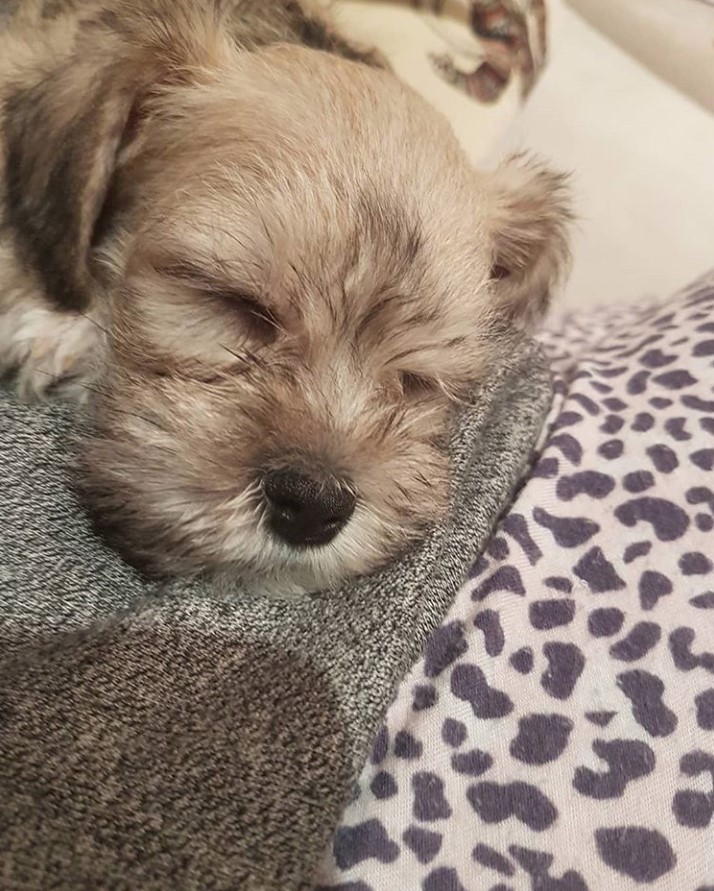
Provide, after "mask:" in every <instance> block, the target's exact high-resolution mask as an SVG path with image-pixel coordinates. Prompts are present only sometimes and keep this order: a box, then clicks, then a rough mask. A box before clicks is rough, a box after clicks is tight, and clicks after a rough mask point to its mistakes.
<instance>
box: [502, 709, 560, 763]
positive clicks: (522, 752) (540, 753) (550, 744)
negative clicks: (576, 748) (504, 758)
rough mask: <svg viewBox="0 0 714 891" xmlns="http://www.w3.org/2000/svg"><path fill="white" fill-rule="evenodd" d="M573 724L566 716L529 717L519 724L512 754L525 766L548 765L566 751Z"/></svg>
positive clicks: (511, 750) (513, 741)
mask: <svg viewBox="0 0 714 891" xmlns="http://www.w3.org/2000/svg"><path fill="white" fill-rule="evenodd" d="M572 729H573V722H572V721H571V720H570V719H569V718H566V717H565V716H564V715H558V714H550V715H542V714H535V715H527V716H526V717H525V718H521V719H520V721H519V722H518V735H517V736H516V737H515V739H513V740H512V742H511V746H510V753H511V755H512V756H513V757H514V758H517V759H518V760H519V761H522V762H523V763H524V764H547V763H548V762H549V761H556V760H557V759H558V758H559V757H560V756H561V755H562V754H563V752H564V751H565V747H566V746H567V745H568V738H569V736H570V732H571V730H572Z"/></svg>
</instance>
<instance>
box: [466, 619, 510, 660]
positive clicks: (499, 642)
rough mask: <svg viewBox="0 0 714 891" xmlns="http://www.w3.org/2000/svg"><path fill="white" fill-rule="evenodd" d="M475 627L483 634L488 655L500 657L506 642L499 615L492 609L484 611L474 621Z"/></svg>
mask: <svg viewBox="0 0 714 891" xmlns="http://www.w3.org/2000/svg"><path fill="white" fill-rule="evenodd" d="M474 625H475V626H476V628H478V629H479V630H480V631H482V632H483V643H484V647H485V649H486V652H487V653H488V655H489V656H498V655H499V654H500V653H501V651H502V650H503V646H504V644H505V641H506V639H505V637H504V634H503V628H502V627H501V620H500V619H499V617H498V613H497V612H496V611H495V610H492V609H485V610H482V611H481V612H480V613H479V614H478V615H477V616H476V618H475V619H474Z"/></svg>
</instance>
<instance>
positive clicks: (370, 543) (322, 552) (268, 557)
mask: <svg viewBox="0 0 714 891" xmlns="http://www.w3.org/2000/svg"><path fill="white" fill-rule="evenodd" d="M354 525H355V528H354V529H350V527H349V526H348V527H347V528H346V529H345V530H343V531H342V532H340V533H339V534H338V535H337V537H336V538H335V539H334V541H332V542H329V543H327V544H324V545H319V546H316V547H293V546H291V545H288V544H286V543H284V542H282V541H280V540H279V539H277V538H275V537H274V536H273V535H272V534H271V533H269V532H265V531H264V530H263V529H262V528H261V529H257V530H256V532H255V534H254V535H252V536H247V537H244V539H243V541H242V542H241V553H240V554H237V555H236V558H235V559H234V560H232V561H228V562H226V563H224V564H223V565H221V566H220V567H218V568H217V569H215V570H213V571H212V572H211V576H212V578H213V580H214V582H215V584H216V586H217V589H218V590H219V591H221V592H223V593H230V592H231V591H232V592H235V591H236V590H238V589H241V590H243V591H245V592H247V593H249V594H252V595H262V596H267V597H273V598H276V597H277V598H296V597H303V596H307V595H315V594H329V593H330V592H334V591H335V590H336V589H337V588H339V587H340V586H341V585H342V584H343V583H345V582H348V581H349V580H350V579H353V578H355V577H358V576H363V575H367V574H369V573H371V572H373V571H375V570H377V569H378V568H379V567H380V566H382V565H384V564H385V563H387V562H388V561H389V560H390V559H393V558H396V557H397V556H398V554H399V553H400V550H401V549H400V548H399V547H398V546H397V545H396V544H394V543H393V544H392V546H391V547H385V545H384V541H383V542H382V546H381V547H379V548H377V545H376V541H377V539H378V538H379V536H378V535H377V534H376V530H375V533H373V534H371V535H370V534H369V532H368V531H367V530H366V529H365V524H360V523H359V522H356V523H355V524H354Z"/></svg>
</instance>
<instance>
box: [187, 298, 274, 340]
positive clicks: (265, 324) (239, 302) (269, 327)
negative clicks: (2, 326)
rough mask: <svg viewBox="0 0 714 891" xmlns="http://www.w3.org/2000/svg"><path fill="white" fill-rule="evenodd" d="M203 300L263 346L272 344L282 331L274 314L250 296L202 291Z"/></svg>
mask: <svg viewBox="0 0 714 891" xmlns="http://www.w3.org/2000/svg"><path fill="white" fill-rule="evenodd" d="M201 296H202V298H203V299H206V300H208V301H209V302H212V303H214V304H215V305H216V306H217V307H218V308H220V309H221V310H222V311H224V312H226V313H227V314H231V315H232V316H233V317H234V318H235V319H237V320H238V321H239V322H240V324H241V327H242V328H243V330H244V331H245V333H246V334H247V335H248V336H249V337H251V338H252V339H254V340H258V341H260V342H261V343H263V344H266V345H267V344H270V343H273V342H274V341H275V340H276V338H277V337H278V335H279V333H280V332H281V330H282V326H281V325H280V322H279V321H278V319H277V318H276V316H275V314H274V313H273V312H272V311H271V310H270V309H268V308H267V307H266V306H263V305H262V304H261V303H259V302H258V300H257V299H256V298H255V297H253V295H251V294H244V293H242V292H237V291H204V292H202V293H201Z"/></svg>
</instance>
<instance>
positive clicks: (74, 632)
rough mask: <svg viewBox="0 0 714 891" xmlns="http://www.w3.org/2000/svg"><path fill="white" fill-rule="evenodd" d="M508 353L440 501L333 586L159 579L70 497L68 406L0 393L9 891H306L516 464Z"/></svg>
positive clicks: (536, 407) (521, 420) (529, 421)
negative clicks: (290, 595)
mask: <svg viewBox="0 0 714 891" xmlns="http://www.w3.org/2000/svg"><path fill="white" fill-rule="evenodd" d="M550 399H551V391H550V381H549V373H548V371H547V368H546V366H545V364H544V361H543V359H542V358H541V355H540V353H539V352H538V350H537V349H536V348H534V347H532V346H530V345H524V346H523V348H522V349H521V350H518V351H516V354H515V355H513V356H511V357H509V358H508V360H504V364H503V366H502V367H501V368H500V369H499V370H498V371H497V373H494V375H493V376H492V377H491V379H490V380H488V381H487V382H486V383H485V385H483V386H482V387H481V389H480V390H479V391H478V393H476V394H475V396H474V400H473V404H472V405H471V406H470V407H468V408H467V409H464V410H463V411H462V413H461V415H460V417H459V418H458V419H457V423H456V424H455V428H454V432H453V437H452V450H453V459H454V468H455V472H454V478H453V487H452V512H451V517H450V520H449V521H448V523H447V524H445V525H443V526H442V527H440V528H437V529H434V530H433V531H432V532H431V533H430V535H429V536H428V538H427V539H426V540H425V541H424V542H423V544H421V545H420V546H419V547H418V548H416V549H414V550H413V551H412V552H411V553H409V554H408V555H406V556H405V557H404V558H402V559H401V560H400V561H399V562H397V563H396V564H394V565H392V566H390V567H388V568H387V569H385V570H383V571H381V572H380V573H378V574H376V575H374V576H372V577H369V578H363V579H360V580H358V581H356V582H353V583H351V584H349V585H346V586H345V587H344V588H343V589H342V590H340V591H338V592H336V593H330V594H329V595H322V596H315V597H312V598H305V599H300V600H293V601H287V600H278V599H272V600H271V599H263V598H260V597H254V596H252V597H249V596H247V595H243V594H242V593H241V592H240V591H238V590H234V591H228V590H219V589H218V588H217V587H216V586H211V585H210V584H208V583H205V582H204V583H200V582H192V583H190V584H189V583H174V584H172V585H167V586H163V587H162V586H156V585H154V584H149V583H147V582H145V581H143V580H142V579H141V578H139V576H137V575H136V574H135V573H134V571H133V570H132V569H131V568H130V567H128V566H126V565H124V564H123V563H122V561H121V560H120V559H119V558H118V557H117V556H115V555H114V554H113V553H112V552H111V551H109V550H108V549H107V548H106V547H105V546H104V545H103V544H102V542H101V541H99V540H98V539H97V538H95V537H94V535H93V534H92V532H91V531H90V528H89V525H88V523H87V521H86V519H85V517H84V515H83V512H82V510H81V508H80V506H79V504H78V503H77V501H76V500H75V497H74V495H73V493H72V488H71V482H70V474H69V472H68V457H69V456H70V455H71V444H70V443H71V433H72V426H73V424H72V416H71V414H70V412H69V411H68V410H67V409H66V408H63V407H61V406H45V407H27V406H23V405H20V404H17V403H16V402H14V401H13V400H12V398H11V397H10V396H9V395H7V394H2V393H0V480H1V489H0V518H1V519H0V522H1V528H2V537H1V538H0V886H1V887H2V888H3V891H21V889H22V891H41V889H50V888H52V889H54V891H65V889H66V891H82V889H87V891H89V889H92V891H110V889H111V891H123V889H126V891H199V889H200V891H223V889H225V891H228V889H231V891H234V889H240V891H252V889H256V891H257V889H260V891H269V889H270V891H292V889H309V888H312V887H313V885H314V882H315V874H316V870H317V868H318V866H319V863H320V860H321V857H322V855H323V853H324V850H325V848H326V846H327V843H328V841H329V839H330V836H331V834H332V832H333V831H334V829H335V827H336V824H337V821H338V819H339V817H340V814H341V812H342V810H343V808H344V807H345V805H346V803H347V802H348V800H349V795H350V790H351V788H352V786H353V784H354V781H355V778H356V777H357V775H358V774H359V771H360V769H361V767H362V765H363V763H364V761H365V757H366V753H367V751H368V749H369V745H370V743H371V741H372V738H373V736H374V733H375V731H376V729H377V728H378V726H379V723H380V721H381V719H382V717H383V714H384V712H385V709H386V707H387V705H388V704H389V701H390V698H391V697H392V696H393V693H394V690H395V687H396V685H397V683H398V681H399V680H400V678H401V677H402V676H403V675H404V673H405V672H406V671H407V670H408V668H409V667H410V666H411V665H412V664H413V663H414V662H415V660H416V659H417V658H418V656H419V654H420V652H421V650H422V647H423V645H424V642H425V640H426V638H427V636H428V635H429V633H430V632H431V631H432V630H433V629H434V628H435V627H436V626H437V625H438V624H439V622H440V620H441V619H442V617H443V615H444V613H445V612H446V610H447V608H448V606H449V604H450V603H451V601H452V599H453V597H454V594H455V591H456V589H457V587H458V585H459V583H460V582H461V581H462V579H463V578H464V576H465V574H466V572H467V569H468V567H469V566H470V565H471V564H472V562H473V560H474V558H475V556H476V555H477V554H478V553H479V551H480V550H481V548H482V546H483V545H484V543H485V542H486V540H487V538H488V535H489V532H490V530H491V529H492V528H493V526H494V524H495V522H496V521H497V519H498V517H499V514H500V513H501V511H502V510H503V509H504V507H505V506H506V505H507V503H508V501H509V498H510V497H511V495H512V493H513V490H514V487H515V485H516V484H517V482H518V480H519V477H520V475H521V474H522V472H523V471H524V469H525V466H526V464H527V462H528V459H529V456H530V453H531V450H532V447H533V445H534V441H535V439H536V436H537V434H538V431H539V430H540V427H541V424H542V420H543V417H544V415H545V413H546V412H547V410H548V407H549V405H550Z"/></svg>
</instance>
